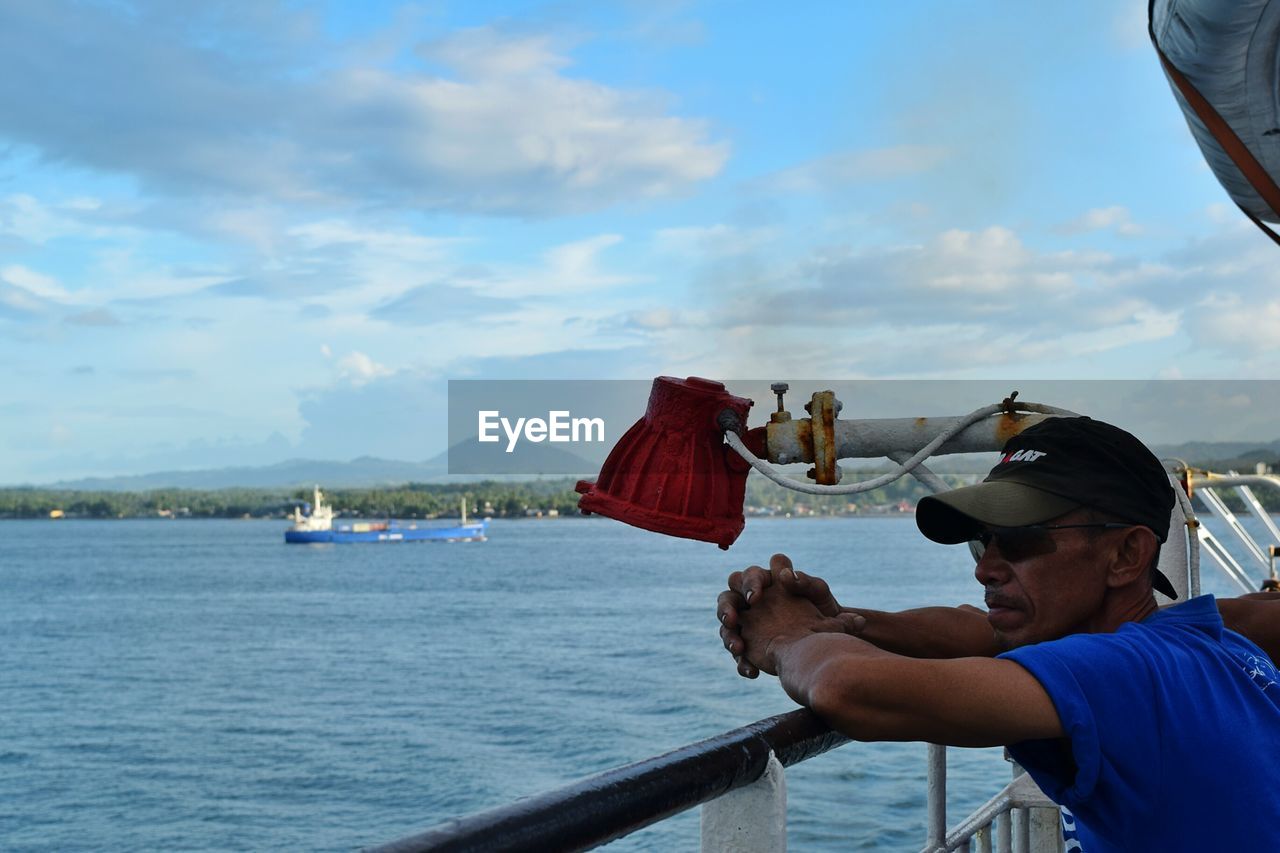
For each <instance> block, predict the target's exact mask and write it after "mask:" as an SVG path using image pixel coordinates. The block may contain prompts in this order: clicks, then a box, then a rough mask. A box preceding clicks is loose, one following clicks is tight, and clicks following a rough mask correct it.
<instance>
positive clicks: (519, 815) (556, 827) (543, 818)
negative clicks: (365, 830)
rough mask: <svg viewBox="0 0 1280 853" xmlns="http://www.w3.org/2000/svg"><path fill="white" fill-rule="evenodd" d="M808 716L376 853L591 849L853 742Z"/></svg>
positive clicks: (793, 716) (737, 733)
mask: <svg viewBox="0 0 1280 853" xmlns="http://www.w3.org/2000/svg"><path fill="white" fill-rule="evenodd" d="M848 741H849V739H848V738H846V737H845V736H844V735H841V734H837V733H836V732H833V731H831V729H829V728H828V727H827V725H826V723H824V722H822V720H820V719H818V718H817V717H815V716H814V715H813V714H812V713H810V712H809V711H806V710H803V709H802V710H799V711H792V712H791V713H789V714H779V715H778V716H776V717H768V718H767V719H764V720H760V721H758V722H755V723H752V724H751V725H748V726H743V727H742V728H740V729H734V730H733V731H728V732H724V733H722V734H718V735H716V736H714V737H710V738H707V739H706V740H703V741H698V742H697V743H693V744H689V745H688V746H682V747H680V748H679V749H676V750H673V751H671V752H668V753H667V754H666V755H659V756H655V757H653V758H646V759H645V760H643V761H637V762H636V763H635V764H627V765H624V766H622V767H615V768H613V769H612V770H606V771H604V772H603V773H598V774H596V775H595V776H590V777H588V778H586V779H582V780H579V781H577V782H574V783H572V784H570V785H567V786H565V787H563V788H560V789H559V790H556V791H548V792H545V793H542V794H537V795H535V796H532V797H526V798H525V799H522V800H517V801H515V802H514V803H508V804H507V805H503V806H497V807H495V808H492V809H489V810H487V811H483V812H478V813H476V814H473V815H470V816H468V817H464V818H456V819H454V820H450V821H446V822H445V823H442V824H440V825H439V826H436V827H433V828H431V829H428V830H427V831H426V832H422V833H420V834H418V835H413V836H409V837H408V838H402V839H400V840H399V841H393V842H391V843H390V844H384V845H382V846H379V847H373V848H370V850H371V851H372V853H426V851H430V853H446V851H447V852H448V853H462V851H474V853H499V851H501V852H502V853H520V851H539V853H542V851H547V853H554V852H555V851H572V850H587V849H590V848H592V847H596V846H598V845H601V844H604V843H606V842H608V841H612V840H613V839H615V838H620V837H622V836H624V835H627V834H628V833H631V832H635V831H636V830H637V829H641V828H643V827H646V826H648V825H649V824H651V823H656V822H658V821H660V820H663V819H665V818H668V817H671V816H672V815H674V814H677V813H679V812H682V811H684V810H685V809H689V808H693V807H694V806H697V805H701V804H702V803H705V802H708V801H710V800H714V799H715V798H716V797H719V796H722V795H723V794H727V793H728V792H729V791H732V790H734V789H735V788H741V787H742V786H744V785H750V784H751V783H752V782H754V781H756V780H757V779H759V778H760V777H761V776H762V775H763V774H764V771H765V768H766V767H767V766H768V762H769V753H770V751H772V752H773V754H774V755H776V756H777V757H778V761H780V762H781V763H782V764H783V766H786V767H789V766H791V765H792V764H798V763H800V762H801V761H804V760H805V759H808V758H812V757H813V756H815V755H820V754H822V753H824V752H826V751H827V750H829V749H834V748H835V747H837V746H841V745H842V744H845V743H848Z"/></svg>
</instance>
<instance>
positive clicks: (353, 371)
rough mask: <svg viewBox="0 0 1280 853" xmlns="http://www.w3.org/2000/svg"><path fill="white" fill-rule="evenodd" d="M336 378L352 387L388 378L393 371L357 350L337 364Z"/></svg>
mask: <svg viewBox="0 0 1280 853" xmlns="http://www.w3.org/2000/svg"><path fill="white" fill-rule="evenodd" d="M337 368H338V377H339V378H340V379H343V380H346V381H347V382H350V383H351V384H352V385H363V384H365V383H366V382H369V381H371V380H374V379H378V378H380V377H383V376H390V375H391V374H392V373H394V372H395V371H394V370H392V369H391V368H389V367H387V366H386V365H383V364H378V363H377V362H376V361H374V360H373V359H372V358H370V357H369V356H367V355H365V354H364V353H362V352H360V351H358V350H352V351H351V352H349V353H347V354H346V355H344V356H342V358H340V359H338V362H337Z"/></svg>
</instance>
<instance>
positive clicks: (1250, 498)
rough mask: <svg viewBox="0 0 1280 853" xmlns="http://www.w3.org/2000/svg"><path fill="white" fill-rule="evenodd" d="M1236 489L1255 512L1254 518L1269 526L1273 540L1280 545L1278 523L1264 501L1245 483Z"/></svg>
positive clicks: (1268, 530)
mask: <svg viewBox="0 0 1280 853" xmlns="http://www.w3.org/2000/svg"><path fill="white" fill-rule="evenodd" d="M1236 491H1237V492H1238V493H1239V494H1240V497H1242V498H1244V502H1245V505H1246V506H1247V507H1249V509H1250V511H1252V512H1253V516H1254V518H1256V519H1258V521H1261V522H1262V526H1263V527H1265V528H1267V532H1268V533H1270V534H1271V540H1272V541H1273V542H1274V543H1275V544H1277V545H1280V529H1277V527H1276V523H1275V522H1274V521H1272V520H1271V513H1269V512H1267V510H1266V509H1265V508H1264V507H1263V506H1262V503H1261V502H1260V501H1259V500H1258V498H1257V496H1256V495H1254V493H1253V489H1251V488H1249V487H1248V486H1247V485H1244V484H1243V483H1242V484H1241V485H1239V486H1236Z"/></svg>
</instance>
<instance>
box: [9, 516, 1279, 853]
mask: <svg viewBox="0 0 1280 853" xmlns="http://www.w3.org/2000/svg"><path fill="white" fill-rule="evenodd" d="M283 530H284V525H283V524H282V523H280V522H264V521H194V520H193V521H167V520H156V521H57V522H53V521H7V522H3V523H0V650H2V651H0V719H2V720H3V725H0V848H3V849H6V850H74V849H86V850H88V849H92V850H122V849H183V850H229V849H245V850H250V849H251V850H264V849H282V848H288V849H318V850H320V849H322V850H350V849H353V848H358V847H361V846H364V845H369V844H376V843H380V842H385V841H390V840H393V839H396V838H399V837H401V836H404V835H407V834H411V833H413V832H417V831H421V830H422V829H425V828H427V827H429V826H431V825H433V824H435V823H438V822H440V821H442V820H445V819H447V818H450V817H456V816H461V815H464V814H467V813H470V812H473V811H477V810H480V809H484V808H487V807H491V806H495V805H499V804H503V803H506V802H508V801H510V800H513V799H515V798H518V797H521V796H526V795H529V794H534V793H537V792H540V791H544V790H546V789H550V788H554V787H557V786H560V785H563V784H566V783H569V782H572V781H574V780H576V779H579V778H581V777H583V776H586V775H589V774H592V773H596V772H599V771H602V770H605V769H608V768H610V767H614V766H617V765H621V764H626V763H629V762H632V761H637V760H640V759H642V758H646V757H649V756H652V755H656V754H659V753H662V752H665V751H667V750H670V749H673V748H675V747H678V746H681V745H684V744H687V743H690V742H693V741H696V740H699V739H702V738H705V737H709V736H711V735H713V734H716V733H719V732H722V731H725V730H728V729H732V728H736V727H738V726H741V725H745V724H747V723H750V722H753V721H755V720H757V719H760V718H762V717H766V716H770V715H773V714H777V713H782V712H785V711H788V710H791V709H793V708H794V705H793V704H792V703H791V702H790V700H788V699H787V697H786V696H785V695H784V694H783V693H782V691H781V689H780V688H779V687H778V685H777V682H776V681H775V680H774V679H772V678H769V677H767V676H763V677H761V678H760V679H758V680H755V681H748V680H746V679H742V678H740V677H739V676H738V675H737V674H736V671H735V668H734V665H733V661H732V659H731V658H730V657H729V656H728V654H727V653H726V652H725V651H724V650H723V648H722V647H721V645H720V641H719V638H718V636H717V627H718V626H717V624H716V621H715V616H714V609H715V598H716V595H717V594H718V593H719V592H720V591H721V590H722V589H723V588H724V583H725V578H726V576H727V575H728V573H729V572H730V571H733V570H735V569H740V568H743V567H745V566H746V565H748V564H750V563H752V562H756V563H762V564H767V561H768V558H769V555H770V554H771V553H773V552H775V551H783V552H786V553H788V554H789V555H791V556H792V557H793V559H794V561H795V564H796V566H797V567H799V568H801V569H802V570H805V571H808V572H810V573H813V574H817V575H821V576H823V577H826V578H828V579H829V580H830V581H831V584H832V587H833V588H834V589H835V591H836V593H837V595H838V597H839V598H840V600H841V602H842V603H845V604H849V605H862V606H866V607H875V608H882V609H899V608H906V607H915V606H922V605H927V604H960V603H965V602H968V603H973V604H980V603H981V595H980V592H981V591H980V588H979V587H978V585H977V583H976V582H975V581H974V580H973V563H972V560H971V558H970V557H969V556H968V553H967V551H966V550H965V549H964V548H962V547H954V546H953V547H945V546H940V545H936V544H933V543H931V542H928V541H927V540H925V539H924V538H923V537H922V536H921V535H920V534H919V533H918V532H917V530H916V528H915V525H914V523H913V522H912V519H911V517H910V516H890V517H865V518H858V517H855V518H840V519H834V518H831V519H794V520H784V519H752V520H750V521H749V523H748V526H747V530H746V532H745V533H744V534H743V536H742V537H741V539H740V540H739V541H738V543H737V544H735V545H734V547H733V549H732V550H731V551H729V552H723V551H720V550H718V549H716V548H715V547H714V546H711V545H707V544H705V543H695V542H688V541H684V540H677V539H669V538H666V537H662V536H658V535H656V534H652V533H646V532H644V531H640V530H635V529H632V528H629V527H626V526H624V525H621V524H618V523H616V522H612V521H608V520H605V519H599V518H591V519H578V518H573V519H547V520H520V521H503V520H497V521H494V522H493V523H492V525H491V527H490V540H489V541H488V542H484V543H454V544H436V543H414V544H406V543H387V544H369V545H337V546H335V545H309V546H295V545H289V546H286V545H285V544H284V543H283ZM1251 571H1253V573H1254V574H1257V573H1258V572H1257V567H1251ZM1205 591H1207V592H1218V593H1223V594H1234V591H1233V590H1231V589H1229V588H1228V587H1227V585H1226V583H1225V582H1224V581H1222V580H1220V579H1219V578H1218V577H1217V576H1216V575H1211V574H1210V573H1209V570H1208V569H1206V577H1205ZM950 762H951V766H952V775H951V778H950V784H949V788H948V797H949V808H950V817H951V821H952V822H955V821H956V820H958V819H959V818H960V817H962V816H963V815H964V814H967V813H968V811H970V810H971V809H973V808H974V807H976V806H977V805H979V804H980V803H982V802H983V801H985V800H986V799H987V798H988V797H989V796H991V795H992V794H994V793H995V792H996V791H997V790H999V788H1000V787H1001V786H1002V785H1003V784H1004V783H1005V782H1007V781H1008V774H1009V769H1008V765H1007V764H1006V763H1005V762H1004V761H1003V759H1002V755H1001V751H1000V750H998V749H997V750H962V749H953V750H950ZM924 778H925V748H924V747H923V746H922V745H919V744H861V743H854V744H849V745H847V746H844V747H842V748H840V749H837V750H834V751H833V752H830V753H827V754H825V755H822V756H819V757H817V758H814V759H812V760H810V761H808V762H805V763H803V764H801V765H798V766H796V767H793V768H791V769H790V770H788V773H787V785H788V791H789V809H788V819H789V827H788V833H789V839H790V843H791V846H792V848H793V849H795V850H798V851H828V850H830V851H835V850H850V849H855V850H857V849H865V850H907V849H918V848H919V847H920V846H921V845H922V844H923V842H924V831H925V830H924V820H925V815H924V812H925V784H924ZM697 839H698V823H697V812H696V810H694V811H691V812H689V813H686V814H685V815H682V816H680V817H677V818H675V819H673V820H671V821H667V822H665V823H662V824H659V825H657V826H654V827H651V828H649V829H646V830H643V831H641V832H639V833H636V834H634V835H632V836H630V837H628V838H625V839H622V840H619V841H617V842H615V843H614V844H613V845H610V847H609V849H611V850H653V851H680V850H696V849H697V846H698V840H697Z"/></svg>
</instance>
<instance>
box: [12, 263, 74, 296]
mask: <svg viewBox="0 0 1280 853" xmlns="http://www.w3.org/2000/svg"><path fill="white" fill-rule="evenodd" d="M0 279H4V280H5V281H7V282H9V283H10V284H15V285H17V286H18V287H21V288H22V289H23V290H25V291H27V292H28V293H31V294H33V295H34V296H37V297H39V298H41V299H47V300H50V301H52V302H71V301H73V300H72V297H71V294H69V293H68V292H67V289H66V288H65V287H63V286H62V284H61V283H59V282H58V280H57V279H55V278H53V277H52V276H47V275H44V274H43V273H39V272H36V271H35V270H33V269H29V268H27V267H24V266H21V265H19V264H10V265H9V266H7V267H4V268H2V269H0Z"/></svg>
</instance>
